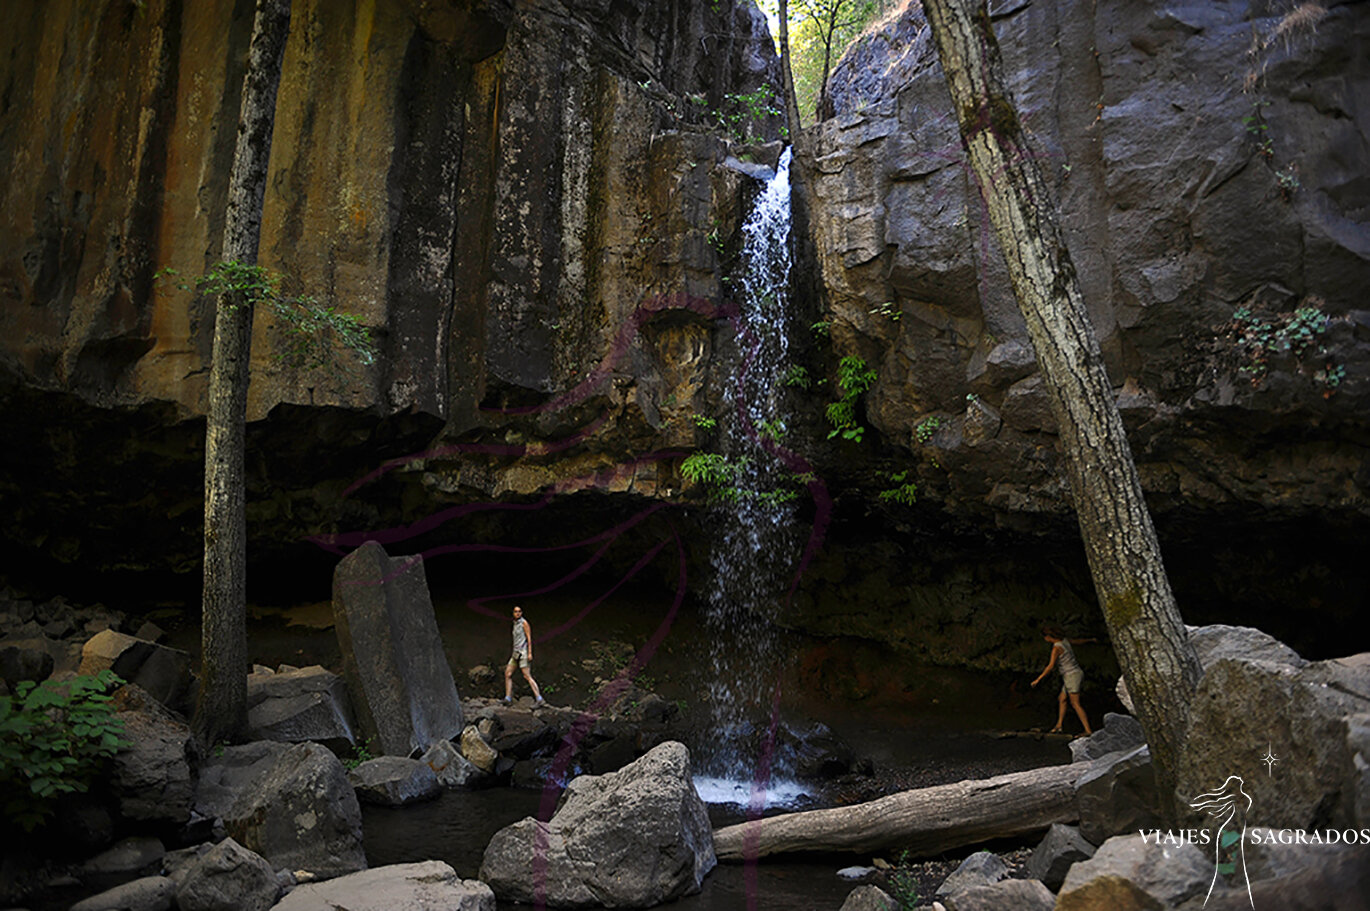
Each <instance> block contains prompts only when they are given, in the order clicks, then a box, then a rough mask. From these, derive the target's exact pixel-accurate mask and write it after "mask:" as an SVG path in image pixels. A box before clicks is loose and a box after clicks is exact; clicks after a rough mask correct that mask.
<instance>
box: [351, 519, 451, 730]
mask: <svg viewBox="0 0 1370 911" xmlns="http://www.w3.org/2000/svg"><path fill="white" fill-rule="evenodd" d="M333 619H334V624H335V626H336V627H337V633H338V644H339V646H340V647H341V649H342V656H343V676H344V677H345V678H346V680H347V689H348V693H349V695H350V696H351V697H352V708H353V709H354V710H355V711H356V713H357V722H358V726H359V728H360V735H361V737H362V739H369V738H372V737H374V738H375V740H376V745H377V749H379V751H380V752H382V753H385V754H387V755H392V756H409V755H412V754H413V753H414V752H415V751H416V750H417V751H419V752H422V751H424V750H427V749H428V747H430V746H432V745H433V744H434V743H436V742H437V741H439V740H446V739H449V738H451V737H453V736H455V735H456V734H457V732H458V731H460V730H461V729H462V727H463V719H462V709H461V699H460V698H459V697H458V696H457V685H456V683H455V682H454V681H453V679H452V670H451V668H450V667H449V666H448V664H447V657H446V655H444V654H443V650H442V638H441V636H440V635H439V634H438V624H437V620H436V618H435V617H434V615H433V602H432V599H431V598H430V597H429V594H428V582H427V580H426V578H425V576H424V571H423V558H422V557H419V556H412V557H395V558H393V559H392V558H390V557H389V556H387V555H386V553H385V550H384V549H383V548H382V547H381V546H380V545H379V544H377V543H376V542H374V541H368V542H367V543H366V544H363V545H362V546H361V547H359V548H357V550H355V551H353V552H352V553H351V554H348V555H347V556H346V557H345V558H343V560H342V562H340V563H339V564H338V567H337V569H336V570H335V571H334V573H333Z"/></svg>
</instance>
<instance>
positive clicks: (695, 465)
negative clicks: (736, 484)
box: [680, 452, 738, 486]
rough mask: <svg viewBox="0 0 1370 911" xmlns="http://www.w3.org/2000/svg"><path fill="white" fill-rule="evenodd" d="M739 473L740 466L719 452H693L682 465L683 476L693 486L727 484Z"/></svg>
mask: <svg viewBox="0 0 1370 911" xmlns="http://www.w3.org/2000/svg"><path fill="white" fill-rule="evenodd" d="M737 472H738V466H737V465H736V464H734V463H732V462H729V461H728V457H727V456H725V455H723V454H722V453H718V452H692V453H690V454H689V455H687V456H686V457H685V461H683V462H681V463H680V473H681V475H683V476H684V477H685V480H687V481H689V482H691V483H693V484H711V485H716V486H717V485H722V484H727V483H729V482H730V481H732V479H733V477H734V476H735V475H736V474H737Z"/></svg>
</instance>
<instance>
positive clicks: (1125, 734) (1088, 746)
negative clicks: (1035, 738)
mask: <svg viewBox="0 0 1370 911" xmlns="http://www.w3.org/2000/svg"><path fill="white" fill-rule="evenodd" d="M1145 743H1146V735H1145V734H1143V733H1142V724H1141V722H1140V721H1138V720H1137V719H1136V718H1133V717H1132V716H1131V715H1119V714H1118V713H1116V712H1107V713H1105V714H1104V724H1103V727H1101V728H1099V729H1098V730H1097V731H1095V732H1094V733H1093V734H1091V735H1090V736H1088V737H1082V738H1080V739H1079V740H1072V741H1071V742H1070V756H1071V759H1072V761H1074V762H1085V761H1087V760H1091V759H1098V758H1099V757H1100V756H1107V755H1108V754H1109V753H1117V752H1121V751H1126V750H1134V749H1136V748H1137V747H1139V746H1142V745H1143V744H1145Z"/></svg>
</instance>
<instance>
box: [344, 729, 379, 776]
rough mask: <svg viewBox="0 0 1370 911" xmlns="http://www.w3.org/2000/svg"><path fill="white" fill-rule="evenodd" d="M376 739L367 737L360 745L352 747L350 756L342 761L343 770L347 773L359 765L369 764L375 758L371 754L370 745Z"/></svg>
mask: <svg viewBox="0 0 1370 911" xmlns="http://www.w3.org/2000/svg"><path fill="white" fill-rule="evenodd" d="M375 740H376V738H375V737H374V736H373V737H368V738H366V739H365V740H363V741H362V742H361V743H359V744H356V745H355V746H353V747H352V755H351V756H349V757H347V758H346V759H344V760H343V768H345V769H347V770H348V771H349V772H350V771H352V770H353V769H355V768H356V767H357V766H359V765H361V764H362V763H363V762H370V761H371V760H373V759H375V758H376V757H375V756H374V755H372V753H371V744H372V743H373V742H375Z"/></svg>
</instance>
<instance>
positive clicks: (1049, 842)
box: [1027, 822, 1097, 889]
mask: <svg viewBox="0 0 1370 911" xmlns="http://www.w3.org/2000/svg"><path fill="white" fill-rule="evenodd" d="M1095 850H1097V849H1096V848H1095V847H1094V845H1092V844H1090V843H1089V842H1088V841H1086V840H1085V837H1084V836H1083V835H1081V834H1080V830H1079V829H1077V828H1076V827H1075V826H1067V825H1062V824H1061V823H1059V822H1058V823H1053V824H1052V826H1051V828H1050V829H1047V834H1046V836H1045V837H1044V838H1043V839H1042V841H1041V843H1040V844H1038V845H1037V847H1036V848H1035V849H1034V850H1033V852H1032V856H1031V857H1029V858H1028V862H1027V872H1028V876H1031V877H1032V878H1033V879H1039V880H1041V881H1042V882H1043V883H1044V884H1045V885H1046V887H1047V888H1048V889H1059V888H1060V887H1061V883H1063V882H1064V881H1065V878H1066V873H1067V872H1068V871H1069V870H1070V868H1071V866H1072V865H1074V864H1077V863H1079V862H1080V861H1082V860H1088V859H1089V858H1091V857H1093V856H1094V852H1095Z"/></svg>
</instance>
